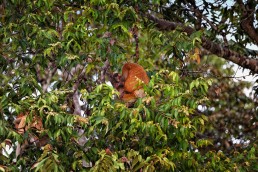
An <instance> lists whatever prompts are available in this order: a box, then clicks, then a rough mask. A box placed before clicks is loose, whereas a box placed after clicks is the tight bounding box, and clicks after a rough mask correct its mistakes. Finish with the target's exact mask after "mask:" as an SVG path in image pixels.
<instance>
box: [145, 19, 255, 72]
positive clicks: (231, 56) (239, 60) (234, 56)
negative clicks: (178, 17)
mask: <svg viewBox="0 0 258 172" xmlns="http://www.w3.org/2000/svg"><path fill="white" fill-rule="evenodd" d="M147 17H148V19H150V20H152V21H153V22H155V23H156V26H157V27H158V28H159V29H160V30H175V29H177V28H180V29H182V31H183V32H186V33H187V34H188V35H191V34H192V33H193V32H195V30H194V29H193V28H191V27H189V26H184V25H183V24H182V23H176V22H170V21H166V20H163V19H159V18H156V17H154V16H152V15H148V16H147ZM201 39H202V44H201V45H202V47H203V48H204V49H206V50H208V51H210V52H211V53H212V54H215V55H217V56H219V57H222V58H224V59H226V60H229V61H231V62H233V63H235V64H238V65H239V66H241V67H243V68H246V69H250V70H251V71H252V72H254V73H258V60H257V59H252V58H249V57H247V56H244V55H241V54H239V53H237V52H235V51H232V50H230V49H229V48H227V47H223V46H221V45H220V44H217V43H214V42H212V41H211V40H209V39H207V38H206V37H202V38H201Z"/></svg>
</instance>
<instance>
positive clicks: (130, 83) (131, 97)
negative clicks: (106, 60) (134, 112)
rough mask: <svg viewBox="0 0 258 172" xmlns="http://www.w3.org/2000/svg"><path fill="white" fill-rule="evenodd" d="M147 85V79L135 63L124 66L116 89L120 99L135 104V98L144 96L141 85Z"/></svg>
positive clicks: (143, 71)
mask: <svg viewBox="0 0 258 172" xmlns="http://www.w3.org/2000/svg"><path fill="white" fill-rule="evenodd" d="M148 83H149V77H148V75H147V73H146V72H145V70H144V69H143V67H142V66H141V65H138V64H136V63H126V64H124V66H123V68H122V76H121V78H120V85H119V87H118V91H119V92H120V94H121V95H120V98H121V99H122V100H123V101H125V102H128V103H133V102H135V101H136V99H137V98H142V97H144V96H145V94H144V90H143V84H148Z"/></svg>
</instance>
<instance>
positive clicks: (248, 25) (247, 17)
mask: <svg viewBox="0 0 258 172" xmlns="http://www.w3.org/2000/svg"><path fill="white" fill-rule="evenodd" d="M237 3H238V4H239V6H240V8H241V10H242V15H241V21H240V25H241V28H242V29H243V30H244V31H245V32H246V33H247V35H248V36H249V37H250V38H251V39H252V40H254V41H255V43H256V44H258V33H257V32H256V30H255V28H254V25H253V23H254V14H255V5H252V2H247V4H246V5H245V4H244V3H243V1H242V0H237Z"/></svg>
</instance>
